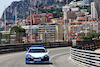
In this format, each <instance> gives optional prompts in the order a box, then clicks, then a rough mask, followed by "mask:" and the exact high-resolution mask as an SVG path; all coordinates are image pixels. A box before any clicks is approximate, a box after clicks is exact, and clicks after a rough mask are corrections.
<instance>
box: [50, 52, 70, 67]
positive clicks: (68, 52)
mask: <svg viewBox="0 0 100 67" xmlns="http://www.w3.org/2000/svg"><path fill="white" fill-rule="evenodd" d="M67 53H69V52H64V53H60V54H56V55H54V56H52V57H51V58H50V60H51V59H52V58H54V57H56V56H59V55H62V54H67ZM50 66H51V67H54V66H53V65H52V64H50Z"/></svg>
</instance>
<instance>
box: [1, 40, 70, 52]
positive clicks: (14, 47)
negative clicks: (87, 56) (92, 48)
mask: <svg viewBox="0 0 100 67" xmlns="http://www.w3.org/2000/svg"><path fill="white" fill-rule="evenodd" d="M71 44H72V42H71V41H66V42H38V43H24V44H23V43H17V44H6V45H2V46H0V54H2V53H8V52H16V51H25V50H26V48H29V47H30V46H32V45H42V46H44V47H45V48H54V47H65V46H71Z"/></svg>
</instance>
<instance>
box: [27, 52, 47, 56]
mask: <svg viewBox="0 0 100 67" xmlns="http://www.w3.org/2000/svg"><path fill="white" fill-rule="evenodd" d="M28 54H29V55H31V56H32V57H43V56H45V55H48V53H28Z"/></svg>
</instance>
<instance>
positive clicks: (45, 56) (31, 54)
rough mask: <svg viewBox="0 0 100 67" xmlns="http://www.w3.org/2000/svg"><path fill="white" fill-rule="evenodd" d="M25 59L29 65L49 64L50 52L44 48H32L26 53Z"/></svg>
mask: <svg viewBox="0 0 100 67" xmlns="http://www.w3.org/2000/svg"><path fill="white" fill-rule="evenodd" d="M25 53H26V55H25V59H26V64H27V63H49V51H47V50H46V49H45V48H44V47H43V46H36V45H35V46H31V47H30V48H29V50H27V51H25Z"/></svg>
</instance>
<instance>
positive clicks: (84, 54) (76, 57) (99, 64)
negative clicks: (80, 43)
mask: <svg viewBox="0 0 100 67" xmlns="http://www.w3.org/2000/svg"><path fill="white" fill-rule="evenodd" d="M70 51H71V52H70V57H71V59H72V60H73V61H74V62H76V63H78V64H82V65H84V66H86V67H100V53H99V52H94V51H89V50H81V49H76V48H71V50H70Z"/></svg>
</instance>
